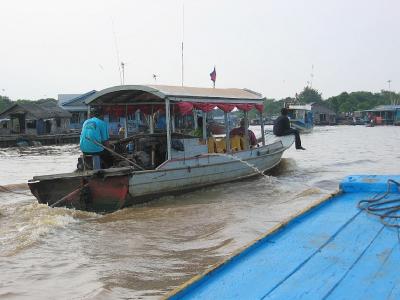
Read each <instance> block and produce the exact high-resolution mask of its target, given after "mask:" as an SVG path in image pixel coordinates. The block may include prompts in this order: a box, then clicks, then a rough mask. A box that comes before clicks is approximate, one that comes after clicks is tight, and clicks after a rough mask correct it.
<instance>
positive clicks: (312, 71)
mask: <svg viewBox="0 0 400 300" xmlns="http://www.w3.org/2000/svg"><path fill="white" fill-rule="evenodd" d="M313 79H314V65H311V80H310V88H312V83H313Z"/></svg>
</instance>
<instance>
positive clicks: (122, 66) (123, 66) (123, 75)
mask: <svg viewBox="0 0 400 300" xmlns="http://www.w3.org/2000/svg"><path fill="white" fill-rule="evenodd" d="M121 72H122V85H124V84H125V63H124V62H122V61H121Z"/></svg>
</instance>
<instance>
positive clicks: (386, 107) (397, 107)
mask: <svg viewBox="0 0 400 300" xmlns="http://www.w3.org/2000/svg"><path fill="white" fill-rule="evenodd" d="M396 110H400V105H379V106H376V107H374V108H372V109H366V110H363V111H366V112H368V111H396Z"/></svg>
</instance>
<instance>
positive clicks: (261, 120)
mask: <svg viewBox="0 0 400 300" xmlns="http://www.w3.org/2000/svg"><path fill="white" fill-rule="evenodd" d="M260 124H261V138H262V145H263V146H265V132H264V117H263V112H262V111H260Z"/></svg>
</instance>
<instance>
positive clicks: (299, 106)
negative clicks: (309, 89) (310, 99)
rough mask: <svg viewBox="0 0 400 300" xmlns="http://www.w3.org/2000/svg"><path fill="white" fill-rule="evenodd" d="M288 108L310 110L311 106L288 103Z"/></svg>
mask: <svg viewBox="0 0 400 300" xmlns="http://www.w3.org/2000/svg"><path fill="white" fill-rule="evenodd" d="M289 109H294V110H311V109H312V107H311V105H310V104H306V105H289Z"/></svg>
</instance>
